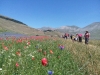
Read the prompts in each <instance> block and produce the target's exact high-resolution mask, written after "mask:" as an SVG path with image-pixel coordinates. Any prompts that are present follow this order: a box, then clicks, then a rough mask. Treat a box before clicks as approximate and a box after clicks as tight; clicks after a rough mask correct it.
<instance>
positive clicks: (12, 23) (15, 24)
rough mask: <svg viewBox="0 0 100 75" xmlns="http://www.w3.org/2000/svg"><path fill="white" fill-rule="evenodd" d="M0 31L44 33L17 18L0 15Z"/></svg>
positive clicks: (28, 33)
mask: <svg viewBox="0 0 100 75" xmlns="http://www.w3.org/2000/svg"><path fill="white" fill-rule="evenodd" d="M0 32H15V33H20V34H25V35H44V32H42V31H40V30H38V29H35V28H31V27H29V26H28V25H26V24H24V23H23V22H20V21H18V20H15V19H12V18H9V17H6V16H2V15H0Z"/></svg>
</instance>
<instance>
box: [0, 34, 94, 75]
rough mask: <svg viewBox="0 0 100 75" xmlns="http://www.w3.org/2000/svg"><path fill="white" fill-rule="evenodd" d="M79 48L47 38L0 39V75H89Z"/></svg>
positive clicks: (68, 42)
mask: <svg viewBox="0 0 100 75" xmlns="http://www.w3.org/2000/svg"><path fill="white" fill-rule="evenodd" d="M77 45H79V46H81V45H80V43H79V44H77ZM79 46H76V45H75V43H74V44H73V43H72V41H68V40H64V39H63V40H62V39H58V38H50V37H47V36H37V37H36V36H35V37H34V36H31V37H20V38H16V37H7V38H5V39H3V38H0V75H90V74H91V75H92V74H93V73H90V71H89V70H88V69H89V68H87V67H86V65H87V64H88V65H89V63H85V61H87V60H88V58H87V59H86V57H85V56H84V52H83V57H82V54H81V55H80V53H79V54H78V51H77V50H79V52H81V49H82V48H83V47H85V45H84V46H83V47H81V49H79V48H78V47H79ZM76 47H77V48H76ZM86 56H87V55H86ZM91 58H92V57H91ZM83 60H84V61H83ZM89 61H90V60H89ZM90 65H91V64H90ZM93 75H94V74H93ZM95 75H96V74H95Z"/></svg>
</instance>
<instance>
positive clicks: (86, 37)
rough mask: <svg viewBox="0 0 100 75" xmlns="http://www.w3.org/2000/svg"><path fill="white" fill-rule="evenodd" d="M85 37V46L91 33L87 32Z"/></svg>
mask: <svg viewBox="0 0 100 75" xmlns="http://www.w3.org/2000/svg"><path fill="white" fill-rule="evenodd" d="M84 37H85V44H88V42H89V37H90V33H89V32H88V31H86V32H85V34H84Z"/></svg>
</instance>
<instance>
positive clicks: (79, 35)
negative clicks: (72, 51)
mask: <svg viewBox="0 0 100 75" xmlns="http://www.w3.org/2000/svg"><path fill="white" fill-rule="evenodd" d="M78 39H79V42H82V34H78Z"/></svg>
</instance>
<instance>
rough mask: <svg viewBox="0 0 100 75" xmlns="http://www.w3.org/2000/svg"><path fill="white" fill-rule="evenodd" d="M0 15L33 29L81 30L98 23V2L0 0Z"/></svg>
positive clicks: (99, 14) (93, 0)
mask: <svg viewBox="0 0 100 75" xmlns="http://www.w3.org/2000/svg"><path fill="white" fill-rule="evenodd" d="M0 14H1V15H4V16H8V17H10V18H13V19H16V20H19V21H21V22H23V23H25V24H27V25H28V26H30V27H33V28H41V27H52V28H58V27H61V26H72V25H76V26H78V27H81V28H83V27H85V26H87V25H89V24H91V23H93V22H100V0H0Z"/></svg>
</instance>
